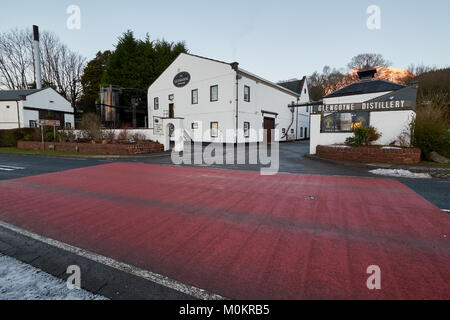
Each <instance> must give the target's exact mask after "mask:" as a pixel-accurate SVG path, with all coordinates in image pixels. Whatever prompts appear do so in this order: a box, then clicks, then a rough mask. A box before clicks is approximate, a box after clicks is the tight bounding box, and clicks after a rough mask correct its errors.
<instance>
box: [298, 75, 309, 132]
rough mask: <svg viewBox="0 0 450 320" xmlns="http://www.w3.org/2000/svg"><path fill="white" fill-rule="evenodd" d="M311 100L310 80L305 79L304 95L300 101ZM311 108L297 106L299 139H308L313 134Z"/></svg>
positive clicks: (306, 101)
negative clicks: (311, 129)
mask: <svg viewBox="0 0 450 320" xmlns="http://www.w3.org/2000/svg"><path fill="white" fill-rule="evenodd" d="M309 101H310V97H309V88H308V81H305V83H304V85H303V89H302V95H301V96H300V101H299V103H301V104H303V103H308V102H309ZM311 108H312V107H301V108H297V116H298V121H296V122H298V123H297V134H296V137H297V139H308V138H309V137H310V135H311V131H310V116H311ZM305 129H306V131H307V132H306V133H305Z"/></svg>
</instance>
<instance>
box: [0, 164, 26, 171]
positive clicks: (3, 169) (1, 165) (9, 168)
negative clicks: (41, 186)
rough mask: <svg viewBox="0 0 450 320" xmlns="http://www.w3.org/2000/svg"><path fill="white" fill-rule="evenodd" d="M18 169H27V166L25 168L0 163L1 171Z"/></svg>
mask: <svg viewBox="0 0 450 320" xmlns="http://www.w3.org/2000/svg"><path fill="white" fill-rule="evenodd" d="M16 170H25V168H23V167H12V166H5V165H3V164H0V171H16Z"/></svg>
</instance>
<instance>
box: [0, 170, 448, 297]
mask: <svg viewBox="0 0 450 320" xmlns="http://www.w3.org/2000/svg"><path fill="white" fill-rule="evenodd" d="M310 196H313V197H316V198H317V199H316V200H313V199H310ZM0 220H2V221H5V222H8V223H10V224H14V225H16V226H19V227H22V228H25V229H27V230H30V231H32V232H35V233H38V234H41V235H43V236H46V237H49V238H52V239H56V240H59V241H62V242H65V243H68V244H71V245H74V246H77V247H81V248H83V249H86V250H89V251H92V252H95V253H98V254H101V255H104V256H108V257H111V258H113V259H116V260H119V261H122V262H125V263H128V264H131V265H134V266H137V267H140V268H144V269H147V270H150V271H152V272H156V273H160V274H163V275H165V276H168V277H170V278H172V279H175V280H178V281H180V282H183V283H185V284H190V285H193V286H196V287H199V288H202V289H205V290H208V291H210V292H212V293H216V294H219V295H222V296H224V297H227V298H231V299H450V283H449V282H450V243H449V239H450V217H449V215H448V214H446V213H444V212H441V211H440V210H439V209H438V208H436V207H435V206H433V205H432V204H430V203H429V202H427V201H425V200H424V199H423V198H422V197H420V196H418V195H417V194H416V193H414V192H413V191H412V190H410V189H408V188H407V187H406V186H404V185H402V184H401V183H399V182H397V181H395V180H386V179H369V178H346V177H329V176H305V175H288V174H280V175H277V176H271V177H263V176H260V175H259V173H257V172H246V171H222V170H212V169H195V168H185V167H169V166H155V165H144V164H125V163H115V164H110V165H105V166H98V167H91V168H87V169H79V170H73V171H67V172H61V173H56V174H48V175H43V176H37V177H31V178H25V179H19V180H13V181H5V182H0ZM371 265H377V266H379V267H380V268H381V272H382V274H381V277H382V290H380V291H369V290H368V289H367V285H366V283H367V279H368V277H369V275H368V274H367V273H366V272H367V268H368V267H369V266H371Z"/></svg>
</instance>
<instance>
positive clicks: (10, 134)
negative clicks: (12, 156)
mask: <svg viewBox="0 0 450 320" xmlns="http://www.w3.org/2000/svg"><path fill="white" fill-rule="evenodd" d="M39 135H40V133H39V129H36V128H22V129H12V130H0V148H15V147H17V141H19V140H24V139H26V138H30V139H33V138H34V139H35V138H36V136H39Z"/></svg>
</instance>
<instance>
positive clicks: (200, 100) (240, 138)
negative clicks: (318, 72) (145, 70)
mask: <svg viewBox="0 0 450 320" xmlns="http://www.w3.org/2000/svg"><path fill="white" fill-rule="evenodd" d="M308 101H309V93H308V86H307V81H306V79H305V78H304V79H303V80H301V81H296V82H292V83H284V84H275V83H273V82H270V81H268V80H265V79H263V78H261V77H259V76H257V75H255V74H252V73H250V72H248V71H245V70H243V69H241V68H240V67H239V64H238V63H236V62H234V63H226V62H222V61H218V60H213V59H208V58H205V57H200V56H196V55H192V54H184V53H182V54H180V55H179V56H178V57H177V59H176V60H175V61H174V62H173V63H172V64H171V65H170V66H169V67H168V68H167V69H166V70H165V71H164V72H163V74H162V75H161V76H160V77H159V78H158V79H157V80H156V81H155V82H154V83H153V84H152V85H151V86H150V88H149V90H148V105H149V112H148V114H149V128H150V129H151V132H153V139H154V140H157V141H159V142H161V143H163V144H164V145H165V146H166V149H168V147H167V146H170V142H174V141H177V142H180V140H182V141H185V142H186V141H194V142H206V143H210V142H217V143H249V142H262V141H263V140H264V136H263V135H262V134H259V131H260V130H262V129H267V130H275V131H276V134H275V135H274V136H269V137H268V139H271V140H277V141H289V140H296V139H302V138H306V137H308V135H309V111H310V110H309V108H308V110H307V108H306V107H305V108H304V110H300V109H298V110H297V109H295V108H290V107H289V106H290V105H292V104H297V103H301V102H304V103H307V102H308ZM305 129H306V130H305ZM176 131H177V132H178V133H175V132H176ZM179 132H182V133H179ZM230 132H231V134H230ZM305 133H306V135H305Z"/></svg>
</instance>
